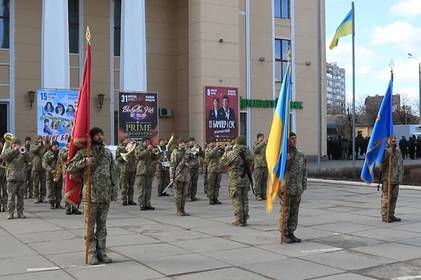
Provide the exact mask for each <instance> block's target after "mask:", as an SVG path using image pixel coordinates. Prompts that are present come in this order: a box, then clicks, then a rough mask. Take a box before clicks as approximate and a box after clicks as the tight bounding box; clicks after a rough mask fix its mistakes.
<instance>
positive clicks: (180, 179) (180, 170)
mask: <svg viewBox="0 0 421 280" xmlns="http://www.w3.org/2000/svg"><path fill="white" fill-rule="evenodd" d="M192 157H193V154H191V152H190V151H187V150H186V142H185V141H184V139H178V141H177V148H176V149H174V150H173V152H172V154H171V163H170V178H171V180H172V181H173V184H174V188H175V205H176V207H177V216H188V214H187V213H186V211H185V210H184V206H185V204H186V196H187V188H188V186H189V179H190V172H189V162H190V161H191V160H192Z"/></svg>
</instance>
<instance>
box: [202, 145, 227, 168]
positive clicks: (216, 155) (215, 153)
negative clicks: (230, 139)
mask: <svg viewBox="0 0 421 280" xmlns="http://www.w3.org/2000/svg"><path fill="white" fill-rule="evenodd" d="M223 153H224V149H222V148H221V147H218V146H215V147H211V148H208V149H206V152H205V156H206V157H207V158H208V170H207V171H208V173H211V172H215V173H219V172H221V168H220V165H219V161H220V159H221V157H222V155H223Z"/></svg>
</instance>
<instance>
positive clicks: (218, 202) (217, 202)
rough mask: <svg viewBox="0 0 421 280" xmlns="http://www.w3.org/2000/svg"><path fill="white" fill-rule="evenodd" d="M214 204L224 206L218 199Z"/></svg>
mask: <svg viewBox="0 0 421 280" xmlns="http://www.w3.org/2000/svg"><path fill="white" fill-rule="evenodd" d="M214 202H215V203H214V204H222V202H220V201H219V200H218V199H215V201H214Z"/></svg>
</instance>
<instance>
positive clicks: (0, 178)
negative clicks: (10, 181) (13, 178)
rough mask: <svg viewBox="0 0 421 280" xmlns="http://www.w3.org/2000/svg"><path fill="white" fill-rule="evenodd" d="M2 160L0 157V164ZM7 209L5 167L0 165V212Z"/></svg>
mask: <svg viewBox="0 0 421 280" xmlns="http://www.w3.org/2000/svg"><path fill="white" fill-rule="evenodd" d="M2 162H3V160H2V159H0V165H1V164H2ZM6 209H7V188H6V169H5V168H3V167H1V166H0V212H5V211H6Z"/></svg>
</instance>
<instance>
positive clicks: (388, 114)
mask: <svg viewBox="0 0 421 280" xmlns="http://www.w3.org/2000/svg"><path fill="white" fill-rule="evenodd" d="M392 100H393V77H392V78H391V79H390V82H389V87H388V88H387V91H386V94H385V96H384V97H383V100H382V103H381V105H380V108H379V113H378V114H377V119H376V122H375V123H374V128H373V132H372V134H371V138H370V141H369V142H368V147H367V152H366V155H365V161H364V165H363V169H362V170H361V179H362V180H363V181H365V182H366V183H371V182H373V177H374V167H375V165H376V164H381V163H382V160H383V155H384V151H385V148H386V144H387V138H388V137H390V136H392V135H393V118H392V108H393V107H392Z"/></svg>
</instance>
